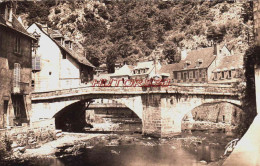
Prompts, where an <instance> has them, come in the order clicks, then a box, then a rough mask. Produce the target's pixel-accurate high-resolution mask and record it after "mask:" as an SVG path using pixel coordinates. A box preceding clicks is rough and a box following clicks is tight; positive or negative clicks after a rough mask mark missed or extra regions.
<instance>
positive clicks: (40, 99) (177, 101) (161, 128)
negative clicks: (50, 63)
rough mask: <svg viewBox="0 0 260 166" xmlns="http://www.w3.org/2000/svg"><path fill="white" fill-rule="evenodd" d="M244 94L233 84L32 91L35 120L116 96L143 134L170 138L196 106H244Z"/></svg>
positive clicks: (179, 130) (31, 115) (51, 116)
mask: <svg viewBox="0 0 260 166" xmlns="http://www.w3.org/2000/svg"><path fill="white" fill-rule="evenodd" d="M239 96H240V93H239V92H238V90H237V89H236V88H235V87H232V86H230V85H214V84H172V85H170V86H165V87H162V86H161V87H87V86H85V87H79V88H73V89H64V90H55V91H45V92H34V93H32V111H31V114H30V117H31V121H38V120H39V119H42V118H44V119H46V118H47V119H48V118H53V117H54V118H55V116H56V115H57V114H58V113H59V112H60V111H62V110H64V109H65V108H66V107H68V106H69V107H70V108H71V107H72V105H73V104H75V105H76V104H78V103H79V102H86V101H90V100H91V99H100V98H104V99H116V100H117V101H120V102H121V103H122V104H125V105H126V106H127V107H128V108H130V109H131V110H133V111H134V112H135V113H136V114H137V116H139V118H141V119H142V122H143V134H147V135H153V136H158V137H168V136H172V135H175V134H176V133H179V132H181V121H182V119H183V117H184V116H185V115H186V114H187V113H190V112H191V110H192V109H194V108H196V107H198V106H200V105H202V104H205V103H216V102H229V103H232V104H234V105H237V106H240V105H241V102H240V100H239Z"/></svg>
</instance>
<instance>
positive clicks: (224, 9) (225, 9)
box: [220, 4, 229, 13]
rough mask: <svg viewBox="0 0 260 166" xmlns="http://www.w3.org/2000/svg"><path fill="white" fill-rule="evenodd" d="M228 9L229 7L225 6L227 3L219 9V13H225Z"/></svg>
mask: <svg viewBox="0 0 260 166" xmlns="http://www.w3.org/2000/svg"><path fill="white" fill-rule="evenodd" d="M228 10H229V8H228V7H227V5H226V4H225V5H224V6H223V7H222V8H221V9H220V12H221V13H225V12H227V11H228Z"/></svg>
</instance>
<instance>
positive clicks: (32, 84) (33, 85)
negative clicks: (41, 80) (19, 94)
mask: <svg viewBox="0 0 260 166" xmlns="http://www.w3.org/2000/svg"><path fill="white" fill-rule="evenodd" d="M34 83H35V82H34V80H32V84H31V86H32V87H33V88H34Z"/></svg>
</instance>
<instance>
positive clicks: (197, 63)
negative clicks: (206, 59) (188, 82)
mask: <svg viewBox="0 0 260 166" xmlns="http://www.w3.org/2000/svg"><path fill="white" fill-rule="evenodd" d="M202 62H203V60H202V59H198V60H197V61H196V67H200V65H201V64H202Z"/></svg>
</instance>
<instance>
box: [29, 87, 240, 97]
mask: <svg viewBox="0 0 260 166" xmlns="http://www.w3.org/2000/svg"><path fill="white" fill-rule="evenodd" d="M149 93H162V94H163V93H176V94H178V93H180V94H204V95H207V94H210V95H229V96H234V95H239V91H238V89H237V88H235V87H232V86H230V85H215V84H213V85H212V84H182V85H181V84H173V85H170V86H149V87H127V86H117V87H115V86H114V87H112V86H109V87H91V86H88V87H79V88H72V89H63V90H56V91H45V92H34V93H32V100H37V99H40V98H42V99H44V98H45V99H47V98H48V97H51V98H59V97H69V96H73V95H77V96H78V95H87V94H90V95H91V94H111V95H113V94H118V95H120V94H122V95H142V94H149Z"/></svg>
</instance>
